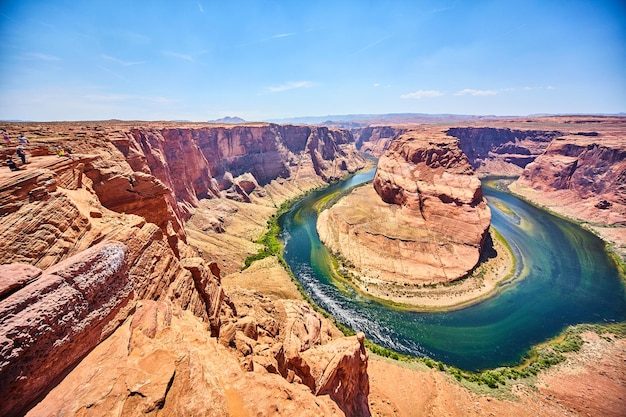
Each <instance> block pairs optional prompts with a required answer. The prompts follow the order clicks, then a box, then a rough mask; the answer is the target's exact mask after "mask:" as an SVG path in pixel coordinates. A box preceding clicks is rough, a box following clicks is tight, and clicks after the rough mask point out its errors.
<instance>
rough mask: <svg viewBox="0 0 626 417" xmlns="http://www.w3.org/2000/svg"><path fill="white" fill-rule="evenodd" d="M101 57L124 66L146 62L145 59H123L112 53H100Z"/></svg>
mask: <svg viewBox="0 0 626 417" xmlns="http://www.w3.org/2000/svg"><path fill="white" fill-rule="evenodd" d="M100 58H102V59H106V60H107V61H111V62H115V63H116V64H120V65H122V66H124V67H132V66H133V65H141V64H145V61H123V60H121V59H118V58H115V57H113V56H110V55H100Z"/></svg>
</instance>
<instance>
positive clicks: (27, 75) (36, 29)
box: [0, 0, 626, 121]
mask: <svg viewBox="0 0 626 417" xmlns="http://www.w3.org/2000/svg"><path fill="white" fill-rule="evenodd" d="M624 111H626V5H624V2H623V1H602V0H593V1H591V0H590V1H575V0H573V1H549V0H541V1H539V0H537V1H533V0H528V1H513V0H510V1H505V0H501V1H482V0H472V1H470V0H467V1H454V0H449V1H445V0H441V1H434V0H433V1H418V0H415V1H394V0H387V1H342V0H334V1H313V0H310V1H287V0H285V1H225V0H223V1H209V0H200V1H195V0H194V1H186V0H178V1H173V0H172V1H147V0H146V1H140V0H135V1H132V0H127V1H117V0H106V1H100V0H86V1H76V0H71V1H66V0H45V1H36V0H13V1H11V0H8V1H7V0H2V1H0V119H22V120H40V121H50V120H103V119H111V118H117V119H126V120H129V119H140V120H174V119H186V120H193V121H206V120H210V119H216V118H220V117H224V116H227V115H230V116H240V117H243V118H244V119H246V120H265V119H271V118H283V117H295V116H322V115H329V114H354V113H398V112H418V113H457V114H495V115H526V114H533V113H617V112H624Z"/></svg>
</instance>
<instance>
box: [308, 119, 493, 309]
mask: <svg viewBox="0 0 626 417" xmlns="http://www.w3.org/2000/svg"><path fill="white" fill-rule="evenodd" d="M490 221H491V214H490V210H489V208H488V207H487V205H486V203H485V201H484V199H483V196H482V188H481V185H480V181H479V180H478V178H477V177H476V176H475V175H474V171H473V169H472V167H471V166H470V164H469V162H468V160H467V158H466V157H465V155H464V154H463V152H462V151H461V149H460V148H459V146H458V142H457V141H456V140H455V139H453V138H451V137H447V136H445V135H444V134H443V133H442V132H441V131H439V130H436V129H430V130H425V131H419V132H417V131H413V132H408V133H406V134H404V135H403V136H401V137H400V138H399V139H398V140H396V141H394V142H393V144H392V145H391V147H390V149H389V150H388V151H387V152H386V153H385V155H384V156H383V157H381V158H380V160H379V162H378V169H377V171H376V176H375V178H374V182H373V186H369V187H362V188H360V189H357V190H355V191H353V192H352V193H351V194H350V195H348V196H347V197H344V198H343V199H341V200H340V201H339V202H338V203H337V204H335V205H334V206H332V207H331V208H330V209H329V210H326V211H324V212H322V213H321V214H320V216H319V219H318V225H317V229H318V232H319V235H320V238H321V240H322V241H323V242H324V243H325V244H326V245H327V246H328V247H329V248H330V249H331V250H332V251H333V252H336V253H338V254H340V256H341V257H342V258H344V259H345V260H346V262H345V264H347V265H352V266H351V267H350V269H351V270H352V273H353V277H354V278H355V280H356V282H357V285H359V286H360V287H361V289H362V290H364V291H367V292H369V293H371V294H374V295H376V296H379V297H381V298H388V294H389V292H390V290H389V289H388V286H391V287H396V288H400V289H402V288H403V287H405V286H407V285H408V286H413V285H414V284H418V285H421V284H432V283H439V282H449V281H453V280H456V279H458V278H461V277H463V276H465V275H466V274H467V273H468V272H469V271H470V270H472V269H473V268H474V267H475V266H476V264H477V263H478V261H479V257H480V253H481V250H482V248H483V245H484V243H485V239H486V236H487V231H488V228H489V224H490Z"/></svg>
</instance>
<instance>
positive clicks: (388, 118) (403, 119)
mask: <svg viewBox="0 0 626 417" xmlns="http://www.w3.org/2000/svg"><path fill="white" fill-rule="evenodd" d="M510 117H514V116H507V117H506V118H510ZM501 118H505V117H499V116H475V115H467V114H427V113H388V114H345V115H328V116H309V117H292V118H286V119H271V120H266V122H271V123H278V124H290V123H293V124H316V125H322V126H336V127H345V128H357V127H362V126H367V125H369V124H380V123H391V122H393V123H438V122H447V123H450V122H460V121H468V120H493V119H501Z"/></svg>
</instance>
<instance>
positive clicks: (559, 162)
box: [509, 132, 626, 259]
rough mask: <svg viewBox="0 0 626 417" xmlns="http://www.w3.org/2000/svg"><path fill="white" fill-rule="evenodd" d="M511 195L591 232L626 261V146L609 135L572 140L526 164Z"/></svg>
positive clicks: (560, 141) (566, 138) (570, 137)
mask: <svg viewBox="0 0 626 417" xmlns="http://www.w3.org/2000/svg"><path fill="white" fill-rule="evenodd" d="M509 187H510V189H511V190H512V191H514V192H515V193H518V194H521V195H522V196H524V197H525V198H528V199H530V200H532V201H534V202H535V203H538V204H540V205H543V206H545V207H548V208H549V209H550V210H553V211H555V212H557V213H559V214H562V215H565V216H568V217H570V218H574V219H576V220H578V221H581V222H585V223H587V225H588V227H589V228H591V229H593V230H594V231H595V232H596V233H597V234H599V235H600V236H601V237H603V238H604V239H605V240H606V241H608V242H611V243H612V244H613V247H614V249H615V251H616V252H617V253H619V254H621V256H622V258H623V259H626V143H625V140H624V136H619V135H613V134H611V133H610V132H607V133H600V134H597V133H596V134H595V135H588V134H584V135H583V134H570V135H567V136H564V137H562V138H559V139H557V140H555V141H553V142H552V143H551V145H550V146H549V147H548V149H547V150H546V152H545V153H544V154H542V155H541V156H539V157H538V158H537V159H536V160H535V161H534V162H533V163H531V164H528V165H527V166H526V169H525V170H524V172H523V173H522V175H521V176H520V178H519V179H518V180H517V181H516V182H515V183H513V184H511V185H510V186H509Z"/></svg>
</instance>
